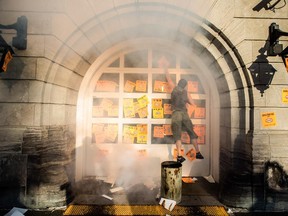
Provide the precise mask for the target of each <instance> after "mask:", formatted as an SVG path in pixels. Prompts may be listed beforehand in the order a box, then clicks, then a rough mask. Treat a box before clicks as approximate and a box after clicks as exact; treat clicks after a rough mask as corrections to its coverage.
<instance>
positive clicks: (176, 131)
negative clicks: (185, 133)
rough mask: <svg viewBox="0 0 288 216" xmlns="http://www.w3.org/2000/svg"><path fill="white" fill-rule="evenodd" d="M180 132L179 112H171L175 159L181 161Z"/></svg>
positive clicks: (180, 120) (180, 118) (182, 159)
mask: <svg viewBox="0 0 288 216" xmlns="http://www.w3.org/2000/svg"><path fill="white" fill-rule="evenodd" d="M181 132H182V115H181V112H178V111H176V112H173V113H172V133H173V138H174V140H175V145H176V149H177V161H178V162H180V163H182V162H184V161H185V158H184V157H182V156H181V148H182V142H181Z"/></svg>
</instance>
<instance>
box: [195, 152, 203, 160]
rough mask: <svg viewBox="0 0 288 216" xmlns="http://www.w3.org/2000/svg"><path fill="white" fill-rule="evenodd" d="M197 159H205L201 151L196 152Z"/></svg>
mask: <svg viewBox="0 0 288 216" xmlns="http://www.w3.org/2000/svg"><path fill="white" fill-rule="evenodd" d="M196 159H204V157H203V155H202V154H201V153H200V152H197V153H196Z"/></svg>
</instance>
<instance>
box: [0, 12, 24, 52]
mask: <svg viewBox="0 0 288 216" xmlns="http://www.w3.org/2000/svg"><path fill="white" fill-rule="evenodd" d="M27 23H28V21H27V18H26V17H25V16H21V17H18V18H17V22H16V23H14V24H11V25H1V24H0V29H15V30H16V31H17V35H16V37H13V38H12V46H13V47H15V48H17V49H19V50H25V49H26V48H27Z"/></svg>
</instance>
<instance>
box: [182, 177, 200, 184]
mask: <svg viewBox="0 0 288 216" xmlns="http://www.w3.org/2000/svg"><path fill="white" fill-rule="evenodd" d="M182 181H183V182H185V183H188V184H190V183H195V182H196V181H198V179H197V178H195V177H193V178H192V177H182Z"/></svg>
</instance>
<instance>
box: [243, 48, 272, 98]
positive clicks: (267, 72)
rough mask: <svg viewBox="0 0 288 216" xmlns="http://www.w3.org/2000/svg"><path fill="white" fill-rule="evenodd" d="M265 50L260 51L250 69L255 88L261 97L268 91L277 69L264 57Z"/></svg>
mask: <svg viewBox="0 0 288 216" xmlns="http://www.w3.org/2000/svg"><path fill="white" fill-rule="evenodd" d="M264 52H265V49H264V48H261V49H260V50H259V53H260V55H258V56H257V59H256V61H255V62H253V64H252V65H251V66H250V67H249V68H248V70H249V71H250V73H251V76H252V79H253V82H254V86H255V88H257V89H258V90H259V91H260V93H261V97H263V94H264V91H265V90H267V89H268V88H269V86H270V84H271V82H272V80H273V77H274V74H275V72H276V69H275V68H274V67H273V66H272V65H271V64H269V62H268V60H267V56H266V55H264Z"/></svg>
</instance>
